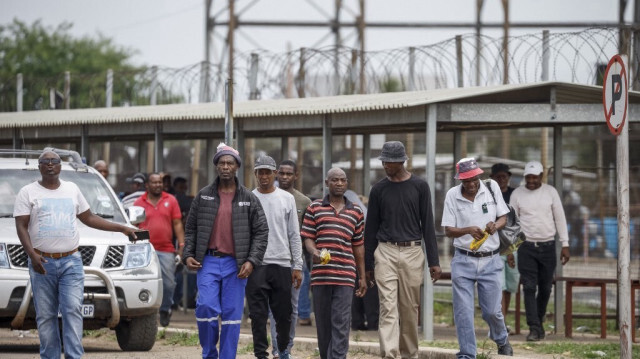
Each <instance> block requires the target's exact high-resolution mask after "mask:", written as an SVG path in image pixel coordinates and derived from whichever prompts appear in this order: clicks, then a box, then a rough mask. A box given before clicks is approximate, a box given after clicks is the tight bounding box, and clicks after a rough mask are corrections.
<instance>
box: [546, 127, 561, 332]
mask: <svg viewBox="0 0 640 359" xmlns="http://www.w3.org/2000/svg"><path fill="white" fill-rule="evenodd" d="M543 168H544V167H543ZM553 186H554V187H555V188H556V191H558V194H559V195H560V196H562V190H563V189H562V187H563V183H562V125H556V126H553ZM557 236H558V235H557V234H556V237H557ZM556 239H557V238H556ZM561 249H562V243H560V241H558V240H556V260H557V263H558V264H560V263H562V262H560V250H561ZM559 277H562V265H561V264H560V265H557V266H556V278H559ZM563 300H564V290H563V288H562V285H559V284H556V287H555V290H554V297H553V306H554V310H553V312H554V322H555V323H554V324H555V332H556V333H562V332H563V331H564V329H563V326H564V321H563V318H564V305H563V302H562V301H563Z"/></svg>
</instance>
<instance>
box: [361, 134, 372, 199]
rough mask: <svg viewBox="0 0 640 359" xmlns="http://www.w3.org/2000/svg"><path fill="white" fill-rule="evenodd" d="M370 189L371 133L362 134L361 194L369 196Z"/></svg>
mask: <svg viewBox="0 0 640 359" xmlns="http://www.w3.org/2000/svg"><path fill="white" fill-rule="evenodd" d="M369 191H371V135H370V134H368V133H365V134H363V135H362V194H363V195H364V196H365V197H369Z"/></svg>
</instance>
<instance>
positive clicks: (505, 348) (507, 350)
mask: <svg viewBox="0 0 640 359" xmlns="http://www.w3.org/2000/svg"><path fill="white" fill-rule="evenodd" d="M498 354H500V355H508V356H513V348H512V347H511V344H509V341H508V340H507V342H506V343H505V344H504V345H502V346H498Z"/></svg>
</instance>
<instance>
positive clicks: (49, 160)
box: [38, 158, 61, 165]
mask: <svg viewBox="0 0 640 359" xmlns="http://www.w3.org/2000/svg"><path fill="white" fill-rule="evenodd" d="M60 162H61V161H60V159H59V158H41V159H40V160H38V163H40V164H41V165H48V164H53V165H59V164H60Z"/></svg>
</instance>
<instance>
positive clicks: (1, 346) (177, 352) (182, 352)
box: [0, 329, 379, 359]
mask: <svg viewBox="0 0 640 359" xmlns="http://www.w3.org/2000/svg"><path fill="white" fill-rule="evenodd" d="M95 335H99V336H97V337H85V338H83V340H82V344H83V346H84V350H85V355H84V358H95V359H98V358H105V359H106V358H140V359H142V358H155V359H164V358H167V359H168V358H199V357H201V355H202V352H201V348H200V346H181V345H172V344H169V343H168V341H167V340H166V339H160V340H158V341H156V344H155V345H154V346H153V348H152V349H151V350H150V351H148V352H123V351H122V350H120V348H119V347H118V343H117V341H116V339H115V335H114V334H113V332H109V331H108V330H101V331H99V332H96V333H95ZM168 335H170V334H168ZM250 342H251V338H250V337H247V336H246V335H243V336H242V338H241V342H240V345H239V346H238V351H239V353H238V355H237V356H236V358H239V359H253V358H255V357H254V356H253V352H252V351H251V350H250V348H251V347H250V346H249V343H250ZM248 348H249V350H248ZM38 350H39V341H38V334H37V332H36V331H34V330H31V331H11V330H8V329H0V358H12V359H13V358H16V359H22V358H39V355H38ZM293 352H294V353H293V356H294V357H295V358H297V359H300V358H303V359H304V358H309V359H315V358H319V356H318V355H317V354H316V352H315V347H314V346H313V345H304V344H302V345H297V346H296V347H295V348H294V350H293ZM349 358H357V359H373V358H379V356H377V355H372V354H368V353H364V352H363V351H362V350H354V351H352V352H351V353H350V354H349Z"/></svg>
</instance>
